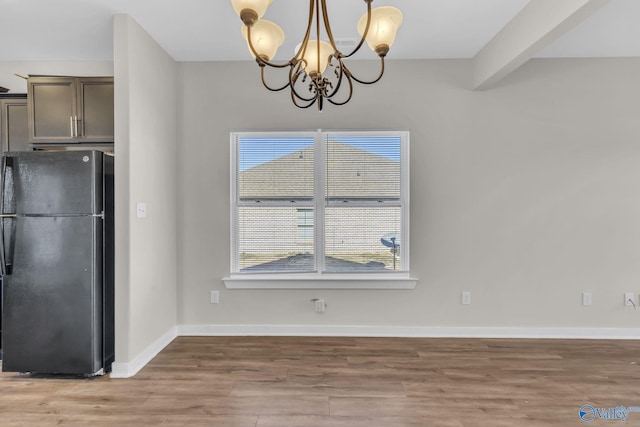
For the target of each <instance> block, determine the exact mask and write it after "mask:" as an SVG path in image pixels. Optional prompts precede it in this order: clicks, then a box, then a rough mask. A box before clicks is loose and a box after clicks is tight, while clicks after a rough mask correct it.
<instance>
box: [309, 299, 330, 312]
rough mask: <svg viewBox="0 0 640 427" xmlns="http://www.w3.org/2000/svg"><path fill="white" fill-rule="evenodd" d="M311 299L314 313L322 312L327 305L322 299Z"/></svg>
mask: <svg viewBox="0 0 640 427" xmlns="http://www.w3.org/2000/svg"><path fill="white" fill-rule="evenodd" d="M311 301H313V304H314V309H315V311H316V313H324V309H325V308H326V307H327V304H326V303H325V302H324V300H323V299H320V298H315V299H312V300H311Z"/></svg>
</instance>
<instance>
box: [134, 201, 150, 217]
mask: <svg viewBox="0 0 640 427" xmlns="http://www.w3.org/2000/svg"><path fill="white" fill-rule="evenodd" d="M146 217H147V204H146V203H143V202H138V203H137V204H136V218H146Z"/></svg>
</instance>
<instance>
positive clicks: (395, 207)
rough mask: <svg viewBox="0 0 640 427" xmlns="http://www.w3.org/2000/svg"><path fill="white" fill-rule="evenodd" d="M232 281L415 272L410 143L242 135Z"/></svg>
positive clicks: (401, 135)
mask: <svg viewBox="0 0 640 427" xmlns="http://www.w3.org/2000/svg"><path fill="white" fill-rule="evenodd" d="M232 144H233V147H232V149H233V150H232V152H233V153H234V158H233V159H232V167H233V176H232V181H233V182H232V198H233V200H232V202H233V204H232V273H291V272H295V273H312V274H323V273H367V274H370V273H387V272H393V271H396V272H398V271H405V272H407V271H408V268H409V263H408V256H407V254H408V251H407V250H406V249H405V248H404V242H407V241H408V239H407V234H408V176H409V174H408V166H409V165H408V163H409V161H408V158H409V157H408V134H407V133H406V132H359V133H355V132H317V133H303V132H297V133H295V132H290V133H234V134H232Z"/></svg>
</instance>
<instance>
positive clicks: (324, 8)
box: [318, 0, 342, 55]
mask: <svg viewBox="0 0 640 427" xmlns="http://www.w3.org/2000/svg"><path fill="white" fill-rule="evenodd" d="M320 3H321V4H322V20H323V21H324V29H325V31H326V32H327V37H329V43H331V47H333V50H334V51H335V52H336V53H337V54H338V55H342V52H340V50H339V49H338V48H337V47H336V42H335V40H334V39H333V32H332V31H331V24H330V23H329V14H328V13H327V2H326V0H320ZM318 38H320V37H318Z"/></svg>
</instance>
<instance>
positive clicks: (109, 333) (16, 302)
mask: <svg viewBox="0 0 640 427" xmlns="http://www.w3.org/2000/svg"><path fill="white" fill-rule="evenodd" d="M1 169H2V170H1V176H0V188H1V189H2V192H1V193H0V218H1V220H0V270H1V272H2V370H3V371H5V372H24V373H32V374H69V375H79V376H87V377H90V376H96V375H101V374H104V373H107V372H109V371H110V370H111V364H112V362H113V359H114V320H113V317H114V308H113V306H114V289H113V286H114V269H113V265H114V243H113V237H114V221H113V214H114V212H113V157H112V156H109V155H106V154H104V153H102V152H99V151H55V152H51V151H32V152H9V153H6V154H5V155H4V156H3V157H2V165H1Z"/></svg>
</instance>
